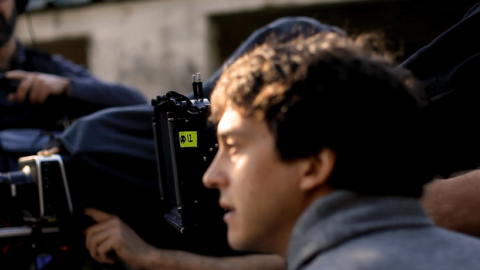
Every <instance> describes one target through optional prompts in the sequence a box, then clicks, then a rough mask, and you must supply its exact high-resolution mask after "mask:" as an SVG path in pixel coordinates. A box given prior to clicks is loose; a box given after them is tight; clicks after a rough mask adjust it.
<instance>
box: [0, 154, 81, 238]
mask: <svg viewBox="0 0 480 270" xmlns="http://www.w3.org/2000/svg"><path fill="white" fill-rule="evenodd" d="M19 168H20V170H19V171H16V172H8V173H0V194H1V195H0V196H1V198H2V199H9V198H10V199H15V202H17V203H18V204H19V205H18V206H19V207H20V208H21V210H22V212H23V219H24V221H25V222H26V225H34V227H42V228H44V229H45V228H47V227H49V228H50V229H49V230H50V231H52V230H53V231H52V232H54V231H58V228H54V227H56V226H58V222H59V221H61V220H62V219H65V218H67V217H68V216H70V215H71V214H72V211H73V207H72V200H71V198H70V191H69V188H68V183H67V177H66V173H65V167H64V164H63V159H62V157H61V156H59V155H52V156H29V157H22V158H20V159H19ZM52 227H53V228H52ZM46 231H48V229H47V230H46ZM31 232H32V229H31V228H30V227H28V226H25V227H18V228H4V229H0V237H12V236H21V235H29V234H30V233H31Z"/></svg>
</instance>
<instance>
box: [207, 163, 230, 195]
mask: <svg viewBox="0 0 480 270" xmlns="http://www.w3.org/2000/svg"><path fill="white" fill-rule="evenodd" d="M203 185H205V187H207V188H212V189H214V188H216V189H221V188H222V187H226V186H227V185H228V177H227V174H226V173H225V172H224V171H223V170H222V167H221V166H220V164H219V162H218V160H217V158H215V159H214V160H213V162H212V164H210V166H209V167H208V169H207V171H206V172H205V174H204V175H203Z"/></svg>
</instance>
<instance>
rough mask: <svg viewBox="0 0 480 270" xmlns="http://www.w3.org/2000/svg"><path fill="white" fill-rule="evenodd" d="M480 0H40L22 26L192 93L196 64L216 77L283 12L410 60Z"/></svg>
mask: <svg viewBox="0 0 480 270" xmlns="http://www.w3.org/2000/svg"><path fill="white" fill-rule="evenodd" d="M477 1H478V0H130V1H128V0H124V1H113V0H109V1H93V0H31V2H30V6H29V10H30V12H29V13H28V14H27V15H23V16H22V17H21V18H20V20H19V22H18V25H17V34H18V36H19V38H20V39H21V40H22V41H23V42H25V43H26V44H32V40H33V43H36V45H37V46H38V47H40V48H42V49H44V50H46V51H49V52H51V53H58V54H62V55H64V56H65V57H66V58H69V59H71V60H72V61H74V62H76V63H79V64H83V65H85V66H87V67H88V68H89V69H90V70H91V71H92V73H93V74H95V75H97V76H98V77H100V78H102V79H105V80H108V81H113V82H120V83H123V84H127V85H132V86H134V87H136V88H138V89H139V90H141V91H142V92H143V93H144V94H146V95H147V97H149V98H151V97H154V96H156V95H158V94H162V93H164V92H166V91H170V90H174V91H178V92H182V93H188V92H189V91H190V88H191V85H190V80H191V78H190V76H191V74H193V73H195V72H201V73H202V74H203V78H204V79H206V78H207V77H208V76H209V75H211V74H212V73H213V72H214V71H215V70H216V69H217V68H218V67H219V66H221V64H222V62H223V61H224V60H225V59H226V58H227V57H228V55H229V54H230V53H232V52H233V50H234V49H235V48H236V47H237V46H238V45H240V43H241V42H242V41H243V40H245V39H246V38H247V37H248V36H249V35H250V34H251V33H252V31H254V30H255V29H257V28H259V27H262V26H263V25H265V24H267V23H269V22H271V21H273V20H275V19H277V18H280V17H284V16H310V17H313V18H316V19H318V20H320V21H322V22H324V23H327V24H333V25H337V26H339V27H341V28H343V29H345V30H346V31H347V32H348V33H350V34H359V33H362V32H368V31H377V32H380V33H383V34H384V35H385V38H386V40H387V42H388V45H389V49H390V50H392V51H393V52H395V53H396V54H397V56H398V57H397V58H398V60H399V61H401V60H403V59H405V58H406V57H408V56H409V55H411V54H412V53H414V52H415V51H416V50H418V49H419V48H421V47H422V46H424V45H426V44H428V43H429V42H430V41H431V40H432V39H433V38H435V37H436V36H437V35H439V34H440V33H442V32H443V31H445V30H447V29H448V28H449V27H451V26H452V25H454V24H455V23H456V22H458V21H459V20H460V19H461V18H462V16H463V15H464V14H465V13H466V12H467V11H468V9H469V8H470V7H471V6H473V5H474V4H475V3H476V2H477ZM29 22H30V24H29ZM29 25H30V27H29ZM29 28H31V29H30V31H29ZM32 30H33V31H32Z"/></svg>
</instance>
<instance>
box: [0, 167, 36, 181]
mask: <svg viewBox="0 0 480 270" xmlns="http://www.w3.org/2000/svg"><path fill="white" fill-rule="evenodd" d="M29 183H33V178H32V173H31V169H30V166H25V167H24V168H23V169H22V170H21V171H16V172H7V173H0V184H9V185H11V184H14V185H23V184H29Z"/></svg>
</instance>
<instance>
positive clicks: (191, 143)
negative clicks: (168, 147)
mask: <svg viewBox="0 0 480 270" xmlns="http://www.w3.org/2000/svg"><path fill="white" fill-rule="evenodd" d="M179 134H180V147H181V148H184V147H197V132H196V131H182V132H179Z"/></svg>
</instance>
